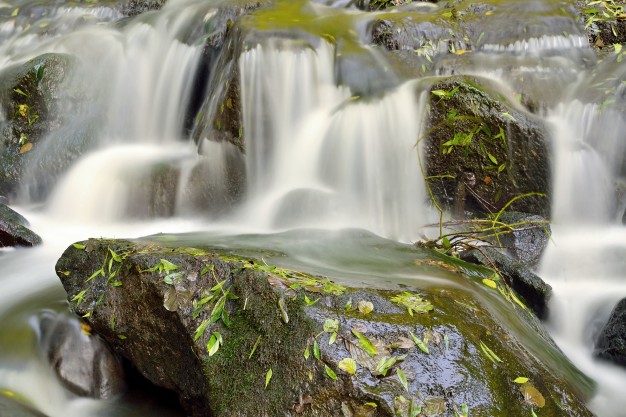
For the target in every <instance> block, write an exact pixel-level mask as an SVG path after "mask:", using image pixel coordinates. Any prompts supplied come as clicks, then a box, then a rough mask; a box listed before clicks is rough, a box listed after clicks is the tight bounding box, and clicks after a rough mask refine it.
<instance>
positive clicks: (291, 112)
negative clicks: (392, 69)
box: [240, 41, 425, 241]
mask: <svg viewBox="0 0 626 417" xmlns="http://www.w3.org/2000/svg"><path fill="white" fill-rule="evenodd" d="M290 43H291V42H282V43H281V44H278V45H276V44H273V43H270V44H269V45H266V46H261V45H260V46H257V47H256V48H254V49H252V50H250V51H247V52H245V53H244V54H243V55H242V57H241V59H240V68H241V72H242V93H243V102H244V103H245V107H244V109H243V113H244V131H245V132H250V133H249V134H248V135H247V139H248V141H249V143H250V147H249V149H248V153H247V156H246V161H247V174H248V177H249V182H248V189H249V190H250V192H249V195H248V199H249V201H248V202H247V204H246V206H247V207H246V208H244V213H242V216H243V218H245V219H252V220H253V221H254V222H255V223H256V224H257V225H258V226H260V227H266V228H269V229H270V230H271V229H272V228H278V229H281V228H284V227H292V226H300V227H302V226H308V227H333V226H334V227H358V228H365V229H368V230H371V231H373V232H375V233H377V234H380V235H382V236H385V237H390V238H394V239H400V240H404V241H408V240H410V239H415V238H416V237H417V235H418V232H419V231H420V225H423V224H424V223H425V221H424V219H425V210H422V209H421V207H423V204H422V203H421V200H422V199H423V198H424V186H423V184H422V183H423V182H422V181H421V180H420V178H421V175H420V171H419V165H418V163H417V138H418V137H419V132H420V128H421V120H419V118H418V117H419V116H417V117H416V115H420V114H423V111H422V110H421V109H420V108H419V106H420V104H419V103H418V96H417V95H418V93H419V91H418V90H417V88H416V86H415V84H412V83H409V84H407V85H403V86H401V87H398V88H397V89H396V90H394V91H391V92H389V93H387V94H385V95H384V96H383V97H381V98H377V99H372V100H361V99H360V98H359V97H354V96H352V94H351V93H350V90H349V89H347V88H346V87H337V81H336V80H335V76H334V63H333V62H334V48H333V47H331V46H330V45H329V44H328V43H326V42H324V41H322V42H320V45H319V46H318V47H317V48H315V49H311V48H308V47H304V48H302V47H301V46H298V45H295V50H294V45H290Z"/></svg>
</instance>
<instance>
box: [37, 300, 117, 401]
mask: <svg viewBox="0 0 626 417" xmlns="http://www.w3.org/2000/svg"><path fill="white" fill-rule="evenodd" d="M38 319H39V322H38V324H39V339H40V340H39V343H40V345H41V349H42V351H43V352H44V355H45V356H46V358H47V359H48V361H49V363H50V366H51V367H52V369H53V370H54V372H55V373H56V375H57V376H58V378H59V380H60V381H61V382H62V383H63V385H64V386H65V387H66V388H67V389H69V390H70V391H72V392H73V393H75V394H77V395H80V396H85V397H92V398H99V399H109V398H113V397H115V396H116V395H119V394H121V393H123V392H124V391H125V390H126V383H125V380H124V370H123V368H122V364H121V362H120V360H119V358H118V357H117V355H115V354H114V353H113V352H112V351H111V350H110V348H109V347H108V345H107V344H106V342H104V341H103V340H102V339H101V338H100V337H98V336H96V335H93V334H91V329H90V328H89V326H87V325H85V324H83V323H81V322H79V321H78V319H76V318H73V317H68V316H65V315H60V314H56V313H53V312H51V311H46V312H43V313H41V314H40V315H39V317H38ZM112 320H113V322H114V320H115V319H112Z"/></svg>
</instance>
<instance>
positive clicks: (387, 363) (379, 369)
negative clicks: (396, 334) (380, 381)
mask: <svg viewBox="0 0 626 417" xmlns="http://www.w3.org/2000/svg"><path fill="white" fill-rule="evenodd" d="M397 361H398V358H397V357H396V356H391V357H387V356H384V357H382V358H380V360H379V361H378V365H376V373H377V374H379V375H382V376H387V371H389V369H390V368H391V367H392V366H393V365H395V364H396V362H397Z"/></svg>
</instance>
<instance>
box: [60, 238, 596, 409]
mask: <svg viewBox="0 0 626 417" xmlns="http://www.w3.org/2000/svg"><path fill="white" fill-rule="evenodd" d="M165 241H167V239H165ZM165 241H163V240H158V239H146V240H142V241H124V240H94V239H90V240H88V241H84V242H81V243H76V244H74V245H72V246H70V247H69V248H68V249H67V250H66V251H65V253H64V254H63V255H62V257H61V258H60V259H59V261H58V263H57V265H56V271H57V274H58V276H59V277H60V279H61V281H62V283H63V285H64V287H65V289H66V291H67V293H68V299H69V300H70V306H71V309H72V310H74V311H75V312H76V313H77V314H79V315H81V316H83V317H84V319H85V320H86V321H87V323H88V325H89V326H90V327H91V328H92V329H93V331H94V332H97V333H98V334H100V335H101V336H102V337H103V338H104V339H106V340H107V341H108V342H109V343H110V344H111V345H112V346H113V347H114V349H115V350H116V351H117V352H118V353H120V354H121V355H123V356H124V357H126V358H127V359H128V360H130V361H131V362H132V363H133V364H134V366H135V367H136V368H137V369H138V370H139V371H140V372H141V373H142V374H143V375H144V376H145V377H146V378H147V379H149V380H150V381H152V382H153V383H154V384H156V385H158V386H161V387H164V388H167V389H170V390H173V391H175V392H177V393H178V395H179V398H180V401H181V404H182V405H183V406H184V407H185V408H186V410H187V411H188V413H190V414H191V415H193V416H206V415H211V416H213V417H219V416H229V417H231V416H295V415H302V416H319V417H321V416H324V417H327V416H341V415H343V416H389V417H391V416H396V415H400V416H406V415H411V416H413V415H416V414H417V411H416V410H417V409H418V407H421V410H422V414H423V415H427V416H436V415H440V416H453V415H455V410H459V411H461V410H463V409H464V408H465V407H467V408H468V409H469V411H470V414H471V415H489V416H493V417H498V416H507V417H510V416H523V415H530V414H531V410H532V409H535V410H537V412H539V411H538V410H539V409H541V414H545V415H555V416H556V415H567V416H591V413H590V412H589V411H588V410H587V409H586V408H585V406H584V404H583V403H582V401H581V396H584V395H585V392H586V390H585V388H584V387H583V386H584V385H585V384H582V385H579V383H574V379H570V378H569V377H566V376H565V375H569V376H570V377H571V376H572V375H573V374H576V375H578V374H577V373H576V372H575V371H574V373H573V374H571V373H569V374H568V371H566V370H567V369H569V370H570V371H571V370H572V369H573V368H572V366H571V365H570V364H569V363H568V362H567V360H565V359H564V358H563V357H562V355H561V354H560V353H559V351H558V349H556V348H555V347H554V346H553V345H552V344H551V342H550V341H549V340H548V339H546V338H545V337H543V336H541V334H537V335H536V336H535V339H534V342H529V340H527V339H526V338H522V337H519V336H518V335H517V334H516V333H515V332H513V331H510V330H507V328H506V327H505V326H504V325H503V321H502V320H501V318H502V316H501V315H500V314H501V313H498V314H496V313H495V312H496V311H497V309H495V310H492V308H491V307H493V306H489V305H487V306H486V305H484V299H481V298H480V297H477V296H476V295H474V294H473V293H472V292H469V291H465V290H462V289H459V288H458V287H449V288H441V287H424V288H412V289H410V291H405V290H402V291H400V290H373V289H357V288H349V287H345V286H342V285H340V284H337V283H333V282H331V281H329V280H327V279H325V278H320V277H316V276H311V275H308V274H306V273H302V272H298V271H294V270H288V269H283V268H279V267H276V266H271V265H267V264H266V263H264V262H262V261H258V260H255V259H251V258H247V257H243V256H240V255H237V254H234V253H228V252H224V251H222V252H217V251H214V250H211V249H208V248H204V249H199V248H191V247H177V246H172V245H171V244H169V245H168V244H167V243H166V242H165ZM458 262H461V261H458ZM432 263H433V264H436V265H438V262H436V261H432ZM483 290H484V291H489V292H492V291H493V294H494V295H495V294H497V293H496V292H495V290H492V289H491V288H488V287H484V289H483ZM503 291H505V289H503ZM511 305H513V304H511ZM511 308H512V309H514V305H513V307H511ZM522 327H523V328H524V329H526V330H528V329H529V328H530V327H528V326H522ZM537 345H538V346H537ZM532 346H534V347H532ZM539 358H542V359H539ZM544 358H545V361H544V360H543V359H544ZM551 361H556V362H551ZM548 364H550V365H548ZM519 377H522V378H524V379H517V378H519ZM525 378H528V380H527V381H526V380H525ZM516 379H517V382H516ZM583 379H584V378H583ZM579 382H580V381H579ZM570 384H571V385H570ZM587 393H588V392H587Z"/></svg>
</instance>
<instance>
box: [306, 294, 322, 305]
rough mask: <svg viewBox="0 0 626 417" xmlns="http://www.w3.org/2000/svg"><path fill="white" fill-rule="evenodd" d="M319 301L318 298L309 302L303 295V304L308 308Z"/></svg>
mask: <svg viewBox="0 0 626 417" xmlns="http://www.w3.org/2000/svg"><path fill="white" fill-rule="evenodd" d="M319 300H320V299H319V298H317V299H315V300H313V301H311V300H310V299H309V297H307V295H306V294H304V302H305V303H306V305H307V306H309V307H310V306H312V305H314V304H315V303H317V302H318V301H319Z"/></svg>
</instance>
